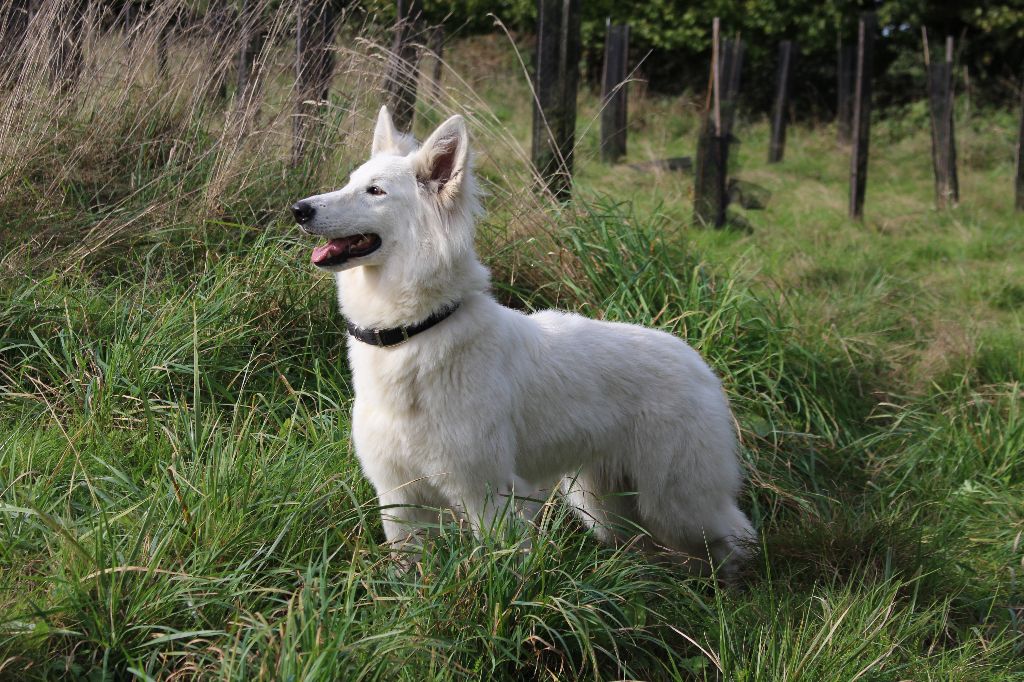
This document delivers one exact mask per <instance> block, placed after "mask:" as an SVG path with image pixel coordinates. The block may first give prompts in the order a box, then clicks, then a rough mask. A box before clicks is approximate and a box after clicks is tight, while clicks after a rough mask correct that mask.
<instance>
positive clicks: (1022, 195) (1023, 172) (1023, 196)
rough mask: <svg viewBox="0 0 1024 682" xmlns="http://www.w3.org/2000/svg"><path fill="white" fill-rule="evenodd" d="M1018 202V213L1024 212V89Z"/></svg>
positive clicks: (1019, 143) (1018, 146)
mask: <svg viewBox="0 0 1024 682" xmlns="http://www.w3.org/2000/svg"><path fill="white" fill-rule="evenodd" d="M1016 185H1017V192H1016V194H1017V201H1016V207H1017V210H1018V211H1024V88H1021V93H1020V132H1019V134H1018V135H1017V182H1016Z"/></svg>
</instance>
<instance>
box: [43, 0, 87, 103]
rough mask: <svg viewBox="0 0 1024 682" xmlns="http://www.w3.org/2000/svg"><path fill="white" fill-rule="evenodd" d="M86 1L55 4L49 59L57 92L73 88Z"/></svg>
mask: <svg viewBox="0 0 1024 682" xmlns="http://www.w3.org/2000/svg"><path fill="white" fill-rule="evenodd" d="M87 5H88V3H87V1H86V0H73V1H72V2H68V3H63V4H60V5H57V6H56V7H55V8H54V10H53V11H55V12H56V13H57V16H56V21H55V22H54V25H53V26H52V27H51V29H50V30H52V31H55V33H54V34H53V48H54V51H53V55H52V57H51V61H50V69H51V75H52V78H53V82H54V83H56V84H58V85H59V87H60V89H61V91H63V92H67V91H69V90H70V89H71V88H73V87H74V85H75V83H76V82H77V81H78V76H79V75H80V73H81V71H82V36H83V34H84V33H85V28H84V26H83V24H84V23H85V13H86V9H87Z"/></svg>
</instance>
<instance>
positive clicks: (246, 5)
mask: <svg viewBox="0 0 1024 682" xmlns="http://www.w3.org/2000/svg"><path fill="white" fill-rule="evenodd" d="M239 19H240V23H241V33H242V35H241V40H240V41H239V42H240V47H239V49H238V69H237V71H238V73H237V76H238V77H237V81H236V83H235V96H236V97H244V96H245V95H246V93H247V91H248V90H249V86H250V83H251V81H252V77H253V65H254V64H255V62H256V57H257V56H258V55H259V54H260V52H262V51H263V44H264V43H265V42H266V39H267V32H266V30H265V29H263V28H260V27H258V22H259V8H256V9H254V8H253V7H252V3H251V2H250V0H242V8H241V11H240V12H239Z"/></svg>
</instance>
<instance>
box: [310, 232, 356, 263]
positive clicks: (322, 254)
mask: <svg viewBox="0 0 1024 682" xmlns="http://www.w3.org/2000/svg"><path fill="white" fill-rule="evenodd" d="M350 241H352V239H351V237H348V238H346V237H339V238H338V239H332V240H331V241H329V242H327V243H326V244H321V245H320V246H318V247H316V248H315V249H313V257H312V259H311V260H312V261H313V265H320V264H321V263H323V262H325V261H327V260H330V259H331V258H334V257H335V256H340V255H341V254H343V253H344V252H345V249H347V248H348V244H349V242H350Z"/></svg>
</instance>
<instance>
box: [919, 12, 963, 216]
mask: <svg viewBox="0 0 1024 682" xmlns="http://www.w3.org/2000/svg"><path fill="white" fill-rule="evenodd" d="M921 32H922V37H923V38H924V64H925V69H926V70H927V72H928V102H929V104H930V107H929V108H930V110H931V123H932V125H931V128H932V167H933V168H934V169H935V203H936V205H937V206H938V207H939V208H944V207H947V206H951V205H955V204H956V203H957V202H958V201H959V200H960V182H959V179H958V178H957V173H956V139H955V137H954V132H953V105H954V99H953V37H952V36H949V37H947V38H946V59H945V60H941V61H940V60H935V61H932V60H931V59H930V57H929V54H928V31H927V30H925V29H924V28H922V29H921Z"/></svg>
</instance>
